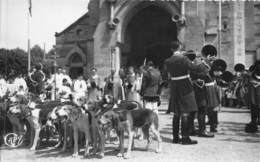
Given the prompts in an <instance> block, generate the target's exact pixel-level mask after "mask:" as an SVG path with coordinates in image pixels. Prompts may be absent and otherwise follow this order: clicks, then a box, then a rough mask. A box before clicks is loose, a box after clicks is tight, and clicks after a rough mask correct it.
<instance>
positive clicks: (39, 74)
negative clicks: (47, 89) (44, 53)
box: [31, 63, 45, 95]
mask: <svg viewBox="0 0 260 162" xmlns="http://www.w3.org/2000/svg"><path fill="white" fill-rule="evenodd" d="M42 68H43V67H42V64H40V63H39V64H37V65H36V66H35V69H36V71H35V72H34V73H33V74H32V75H31V80H32V81H33V82H34V83H35V93H36V94H37V95H40V94H42V93H44V81H45V74H44V72H43V71H42Z"/></svg>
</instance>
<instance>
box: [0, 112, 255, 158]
mask: <svg viewBox="0 0 260 162" xmlns="http://www.w3.org/2000/svg"><path fill="white" fill-rule="evenodd" d="M171 119H172V117H171V115H166V114H165V112H164V111H161V112H160V127H161V136H162V138H163V151H162V153H160V154H156V153H155V152H154V148H155V144H156V142H153V144H152V147H151V150H150V151H148V152H147V151H144V147H145V141H137V142H136V149H135V150H134V151H133V152H132V158H131V159H128V160H125V159H123V158H118V157H116V156H115V155H116V151H114V148H115V147H116V146H115V145H108V146H107V147H106V154H105V157H104V158H103V159H97V158H95V157H91V158H89V159H84V158H83V155H82V153H81V154H80V157H79V158H72V157H71V150H70V151H68V152H67V153H62V154H61V153H59V152H58V150H55V149H53V148H42V149H39V150H38V151H29V150H28V149H15V150H10V149H7V148H5V147H2V149H1V150H0V151H1V152H0V156H1V157H0V161H1V162H6V161H10V162H11V161H12V162H13V161H26V162H27V161H28V162H31V161H33V162H41V161H45V162H47V161H48V162H51V161H55V162H56V161H57V162H70V161H82V160H91V162H103V161H104V162H117V161H129V162H132V161H136V162H137V161H143V162H154V161H157V162H166V161H176V162H204V161H205V162H211V161H212V162H214V161H232V162H233V161H235V162H242V161H243V162H258V161H260V133H256V134H248V133H245V132H244V126H245V124H246V123H248V122H249V120H250V117H249V113H248V110H245V109H232V108H229V109H228V108H223V109H222V111H221V112H220V113H219V120H220V124H219V128H218V133H216V135H215V136H216V137H215V138H212V139H208V138H199V137H193V139H196V140H198V142H199V144H198V145H193V146H183V145H180V144H171V139H172V137H171ZM126 142H127V141H126ZM82 151H83V150H82Z"/></svg>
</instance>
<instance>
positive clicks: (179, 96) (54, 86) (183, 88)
mask: <svg viewBox="0 0 260 162" xmlns="http://www.w3.org/2000/svg"><path fill="white" fill-rule="evenodd" d="M171 50H172V52H173V55H172V56H171V57H170V58H168V59H166V60H165V64H164V65H163V68H161V69H163V70H159V68H158V67H156V66H155V65H154V63H153V62H152V61H148V62H147V64H146V65H143V66H140V67H138V68H134V67H132V66H129V67H122V68H121V69H120V70H119V72H118V73H116V71H115V70H111V73H110V74H109V75H108V76H106V77H105V79H104V80H103V79H102V77H101V76H99V75H98V71H97V69H96V68H93V69H92V70H91V74H90V75H89V77H88V78H85V76H84V75H83V74H82V75H79V76H78V77H77V78H76V79H71V78H70V76H69V75H68V74H67V73H66V70H65V69H62V68H61V67H59V68H58V69H57V73H55V74H52V75H49V76H48V77H46V75H45V73H44V72H43V70H42V65H41V64H39V65H36V66H35V67H34V68H33V69H32V71H31V72H30V73H29V74H28V76H22V75H20V74H19V75H16V77H12V78H11V79H8V80H7V81H6V80H5V79H4V77H3V75H0V98H3V97H4V96H6V94H8V95H9V96H12V95H14V94H20V95H25V94H26V93H27V92H32V93H34V94H37V95H39V97H40V99H41V100H42V101H44V100H57V99H60V101H61V102H66V101H70V100H71V96H73V95H77V96H82V97H85V98H86V100H87V101H88V102H89V103H91V102H96V101H97V100H99V99H100V98H101V97H102V96H103V95H111V96H113V97H114V100H115V102H119V101H121V100H129V101H136V102H139V103H141V104H142V105H143V107H145V108H148V109H151V110H153V111H154V112H156V113H157V114H158V107H159V106H160V104H161V99H160V95H161V91H162V89H163V88H167V87H168V88H170V94H169V106H168V111H167V113H171V112H172V113H173V121H172V135H173V143H182V144H196V143H197V141H194V140H191V139H190V135H192V134H196V135H198V136H200V137H214V132H217V125H218V110H219V106H220V105H221V104H222V105H224V106H238V107H241V106H248V107H249V108H251V114H252V122H251V126H252V123H253V125H254V126H255V123H256V122H257V120H258V122H259V106H260V104H259V103H260V102H259V97H260V91H259V85H260V82H259V80H260V68H259V67H260V65H259V63H256V64H255V65H253V66H252V67H250V69H249V70H246V69H245V66H244V65H243V64H237V65H236V66H235V68H234V71H235V74H232V73H230V72H228V71H226V68H227V65H226V63H225V61H223V60H221V59H216V58H217V51H216V49H214V47H213V46H210V45H209V46H205V47H204V48H203V49H202V57H198V56H197V55H196V53H195V52H194V51H191V50H190V51H186V52H184V51H182V45H181V44H180V43H179V42H174V43H172V46H171ZM162 71H164V72H162ZM165 72H166V75H165ZM162 76H164V77H162ZM165 76H166V77H165ZM206 116H207V118H208V122H209V125H210V130H209V131H207V129H206ZM195 117H196V118H197V121H198V130H196V129H195V126H194V120H195ZM180 123H181V124H180ZM180 126H181V137H180V136H179V129H180Z"/></svg>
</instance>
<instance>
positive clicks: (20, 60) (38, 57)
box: [0, 45, 51, 77]
mask: <svg viewBox="0 0 260 162" xmlns="http://www.w3.org/2000/svg"><path fill="white" fill-rule="evenodd" d="M43 58H44V50H43V49H42V48H41V47H40V46H39V45H35V46H33V47H32V48H31V65H32V66H34V65H35V64H37V63H42V64H43V66H44V72H45V73H49V71H50V68H51V67H50V66H51V65H50V64H49V63H46V62H44V60H43ZM27 69H28V54H27V52H26V51H24V50H23V49H20V48H15V49H4V48H2V49H0V74H4V75H5V76H6V77H10V76H15V75H17V74H27Z"/></svg>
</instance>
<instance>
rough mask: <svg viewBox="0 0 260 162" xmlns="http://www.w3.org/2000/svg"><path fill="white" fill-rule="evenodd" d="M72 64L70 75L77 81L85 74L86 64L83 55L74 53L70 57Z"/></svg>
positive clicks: (70, 65)
mask: <svg viewBox="0 0 260 162" xmlns="http://www.w3.org/2000/svg"><path fill="white" fill-rule="evenodd" d="M69 60H70V64H69V67H70V68H69V75H70V77H71V78H72V79H76V78H77V77H78V76H79V75H83V74H84V69H83V66H84V63H83V59H82V57H81V55H80V54H79V53H76V52H75V53H73V54H72V55H71V56H70V59H69Z"/></svg>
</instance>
